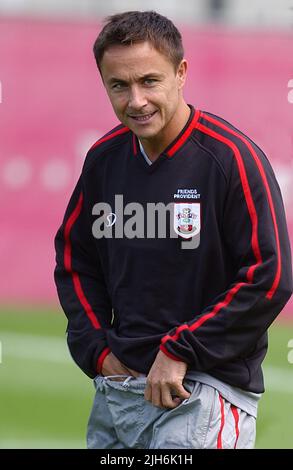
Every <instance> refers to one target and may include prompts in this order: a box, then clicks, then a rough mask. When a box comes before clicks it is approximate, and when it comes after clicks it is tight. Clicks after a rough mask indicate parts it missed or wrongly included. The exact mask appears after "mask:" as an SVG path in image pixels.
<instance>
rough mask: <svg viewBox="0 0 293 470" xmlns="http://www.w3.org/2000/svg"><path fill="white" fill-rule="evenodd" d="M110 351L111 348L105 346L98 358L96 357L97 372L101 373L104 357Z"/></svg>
mask: <svg viewBox="0 0 293 470" xmlns="http://www.w3.org/2000/svg"><path fill="white" fill-rule="evenodd" d="M110 352H111V349H110V348H105V349H103V351H102V352H101V354H100V356H99V359H98V362H97V372H98V374H101V372H102V368H103V362H104V359H105V357H106V356H108V354H109V353H110Z"/></svg>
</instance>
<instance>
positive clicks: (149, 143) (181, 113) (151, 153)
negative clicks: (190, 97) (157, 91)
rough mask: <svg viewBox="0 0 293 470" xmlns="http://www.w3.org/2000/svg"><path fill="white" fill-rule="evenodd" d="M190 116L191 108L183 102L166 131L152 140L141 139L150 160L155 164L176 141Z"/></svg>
mask: <svg viewBox="0 0 293 470" xmlns="http://www.w3.org/2000/svg"><path fill="white" fill-rule="evenodd" d="M189 116H190V108H189V106H188V105H187V104H186V103H185V101H183V100H182V102H181V104H180V105H179V107H178V109H177V111H176V113H175V115H174V116H173V118H172V119H171V121H170V122H168V124H167V126H166V128H165V129H163V130H162V131H161V132H160V133H159V134H157V135H156V136H155V137H152V138H151V139H144V138H140V141H141V144H142V146H143V148H144V150H145V152H146V154H147V156H148V158H149V159H150V160H151V161H152V162H153V161H155V160H156V159H157V158H158V157H159V155H160V154H161V153H162V152H163V151H164V150H165V148H166V147H168V145H170V144H171V142H172V141H173V140H174V139H176V137H177V136H178V134H179V133H180V132H181V131H182V129H183V128H184V126H185V125H186V123H187V121H188V119H189Z"/></svg>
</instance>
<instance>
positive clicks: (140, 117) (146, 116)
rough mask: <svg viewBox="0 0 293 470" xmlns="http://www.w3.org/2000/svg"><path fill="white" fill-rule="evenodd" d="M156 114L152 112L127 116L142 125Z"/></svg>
mask: <svg viewBox="0 0 293 470" xmlns="http://www.w3.org/2000/svg"><path fill="white" fill-rule="evenodd" d="M156 112H157V111H154V112H153V113H149V114H129V115H128V116H129V117H130V118H131V119H133V120H134V121H136V122H140V123H144V122H148V121H150V120H151V119H152V117H153V116H154V115H155V114H156Z"/></svg>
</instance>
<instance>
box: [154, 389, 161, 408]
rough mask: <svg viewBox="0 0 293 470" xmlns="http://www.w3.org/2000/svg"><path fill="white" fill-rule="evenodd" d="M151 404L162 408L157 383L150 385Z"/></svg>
mask: <svg viewBox="0 0 293 470" xmlns="http://www.w3.org/2000/svg"><path fill="white" fill-rule="evenodd" d="M152 404H153V405H154V406H158V407H159V408H163V403H162V400H161V387H160V386H159V385H153V386H152Z"/></svg>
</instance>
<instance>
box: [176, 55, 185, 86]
mask: <svg viewBox="0 0 293 470" xmlns="http://www.w3.org/2000/svg"><path fill="white" fill-rule="evenodd" d="M186 76H187V60H186V59H183V60H182V61H181V62H180V64H179V66H178V70H177V81H178V89H179V90H181V88H183V86H184V84H185V80H186Z"/></svg>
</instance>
